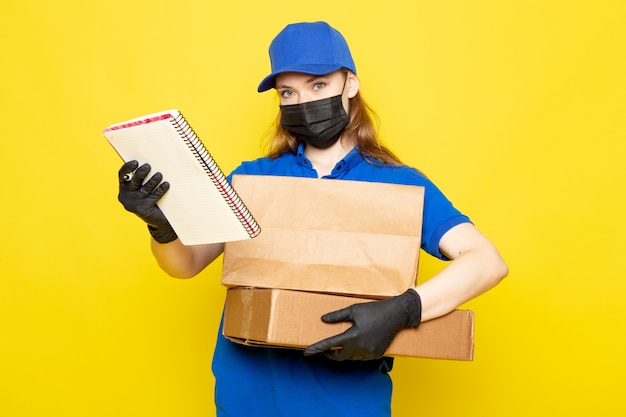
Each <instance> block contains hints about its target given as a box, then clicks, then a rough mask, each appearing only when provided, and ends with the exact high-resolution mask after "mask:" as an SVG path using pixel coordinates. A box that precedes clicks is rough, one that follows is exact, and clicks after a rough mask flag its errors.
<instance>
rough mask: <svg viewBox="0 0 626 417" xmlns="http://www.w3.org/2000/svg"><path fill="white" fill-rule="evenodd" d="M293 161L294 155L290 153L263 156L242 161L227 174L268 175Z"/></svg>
mask: <svg viewBox="0 0 626 417" xmlns="http://www.w3.org/2000/svg"><path fill="white" fill-rule="evenodd" d="M295 162H296V156H295V155H294V154H291V153H286V154H283V155H281V156H279V157H278V158H269V157H267V156H265V157H262V158H258V159H255V160H252V161H243V162H242V163H241V164H240V165H239V166H238V167H237V168H235V169H234V170H233V172H231V174H230V175H229V176H230V177H232V176H233V175H234V174H246V175H266V174H268V175H269V174H272V173H277V172H279V171H283V170H285V169H286V168H287V167H289V166H292V165H293V164H294V163H295Z"/></svg>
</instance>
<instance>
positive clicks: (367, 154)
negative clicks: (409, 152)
mask: <svg viewBox="0 0 626 417" xmlns="http://www.w3.org/2000/svg"><path fill="white" fill-rule="evenodd" d="M374 121H376V122H378V116H377V115H376V113H375V112H374V111H373V110H372V109H371V108H370V107H369V106H368V105H367V103H365V100H363V98H362V97H361V93H360V92H357V93H356V95H355V96H354V97H353V98H351V99H350V122H349V123H348V125H347V126H346V128H345V130H344V131H343V134H342V138H351V139H353V140H354V141H355V144H356V146H357V149H358V151H359V153H360V154H361V156H362V157H363V158H364V159H365V160H366V161H367V162H369V163H370V164H375V165H396V166H397V165H404V164H403V163H402V162H401V161H400V159H399V158H398V157H397V156H395V155H394V154H393V152H391V151H390V150H389V149H387V148H386V147H384V146H383V145H382V144H381V142H380V139H379V137H378V130H377V128H376V126H377V124H378V123H374ZM281 122H282V113H281V112H280V110H279V111H278V116H277V117H276V120H275V122H274V132H273V134H272V135H271V138H270V141H269V151H268V155H267V156H268V157H270V158H272V159H275V158H278V157H279V156H281V155H283V154H285V153H288V152H292V153H296V151H297V149H298V145H299V142H300V141H299V140H298V139H296V138H295V137H294V136H293V135H292V134H291V133H289V132H287V131H286V130H285V129H283V127H282V123H281Z"/></svg>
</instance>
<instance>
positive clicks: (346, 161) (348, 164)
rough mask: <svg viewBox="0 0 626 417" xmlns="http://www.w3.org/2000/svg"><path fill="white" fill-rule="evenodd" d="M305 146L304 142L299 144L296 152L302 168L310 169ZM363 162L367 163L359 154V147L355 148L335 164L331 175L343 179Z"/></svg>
mask: <svg viewBox="0 0 626 417" xmlns="http://www.w3.org/2000/svg"><path fill="white" fill-rule="evenodd" d="M304 146H305V144H304V142H300V143H299V144H298V149H297V151H296V155H297V158H298V163H299V164H300V165H301V166H306V167H309V168H310V167H311V161H309V160H308V159H307V157H306V156H304ZM362 162H365V160H364V159H363V157H362V156H361V154H360V153H359V150H358V148H357V146H355V147H354V148H352V149H351V150H350V152H348V153H347V154H346V156H344V157H343V158H342V159H341V160H340V161H339V162H337V163H336V164H335V168H334V169H333V172H332V173H331V175H330V177H342V176H343V175H345V174H346V173H347V172H348V171H350V169H352V168H354V167H355V166H357V165H358V164H360V163H362Z"/></svg>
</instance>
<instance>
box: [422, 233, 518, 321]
mask: <svg viewBox="0 0 626 417" xmlns="http://www.w3.org/2000/svg"><path fill="white" fill-rule="evenodd" d="M471 233H473V232H471ZM449 256H450V255H449ZM450 257H451V258H454V259H453V260H452V261H451V262H450V264H449V265H448V266H447V267H446V268H444V269H443V270H442V271H441V272H439V273H438V274H437V275H435V276H433V277H432V278H431V279H429V280H427V281H425V282H424V283H423V284H420V285H418V286H417V287H416V291H417V292H418V293H419V294H420V297H421V299H422V321H426V320H430V319H433V318H436V317H439V316H442V315H445V314H447V313H449V312H451V311H452V310H454V309H456V308H457V307H459V306H460V305H462V304H464V303H465V302H467V301H469V300H471V299H473V298H475V297H477V296H479V295H480V294H482V293H484V292H486V291H488V290H489V289H491V288H492V287H494V286H495V285H497V284H498V283H499V282H500V280H502V279H503V278H504V277H505V276H506V275H507V274H508V268H507V266H506V264H505V262H504V261H503V259H502V258H501V256H500V254H499V253H498V251H497V250H496V248H495V247H494V246H493V245H492V244H491V242H489V241H488V240H487V239H486V238H484V237H483V236H482V235H480V236H474V242H473V245H472V247H471V248H467V249H463V250H461V251H459V252H457V253H456V256H450Z"/></svg>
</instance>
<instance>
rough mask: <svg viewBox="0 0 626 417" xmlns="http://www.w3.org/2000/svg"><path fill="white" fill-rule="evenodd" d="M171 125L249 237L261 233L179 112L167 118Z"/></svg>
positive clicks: (239, 198) (246, 208)
mask: <svg viewBox="0 0 626 417" xmlns="http://www.w3.org/2000/svg"><path fill="white" fill-rule="evenodd" d="M169 120H170V123H172V126H174V128H175V129H176V131H177V132H178V133H179V134H180V136H181V137H182V138H183V139H184V141H185V144H186V145H187V146H188V147H189V149H190V150H191V152H192V153H193V155H194V156H195V157H196V159H197V160H198V162H199V163H200V165H202V168H203V169H204V171H205V172H206V173H207V174H208V175H209V178H210V179H211V181H213V183H214V184H215V186H216V188H217V189H218V190H219V192H220V194H221V195H222V197H223V198H224V200H225V201H226V202H227V203H228V206H229V207H230V208H231V209H232V210H233V212H234V213H235V215H236V216H237V218H238V219H239V221H240V222H241V224H242V225H243V227H244V228H245V230H246V232H247V233H248V235H250V237H251V238H252V237H256V236H258V235H259V233H261V227H260V226H259V224H258V223H257V222H256V220H255V219H254V217H252V214H251V213H250V210H248V207H246V205H245V204H244V202H243V200H242V199H241V197H239V195H238V194H237V192H236V191H235V189H234V188H233V187H232V186H231V185H230V184H229V183H228V180H227V179H226V176H225V175H224V172H222V169H221V168H220V167H219V166H218V165H217V163H216V162H215V160H214V159H213V157H212V156H211V154H210V153H209V151H208V150H207V148H206V147H205V146H204V144H203V143H202V141H200V138H199V137H198V136H197V135H196V132H194V130H193V129H192V128H191V126H190V125H189V123H187V120H186V119H185V118H184V116H183V115H182V114H181V113H180V112H179V113H178V116H176V117H172V118H170V119H169Z"/></svg>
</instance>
